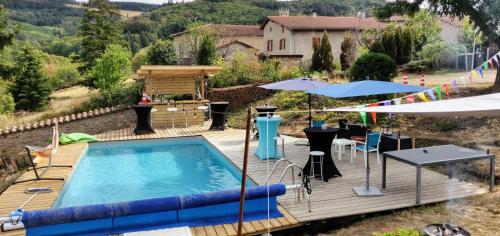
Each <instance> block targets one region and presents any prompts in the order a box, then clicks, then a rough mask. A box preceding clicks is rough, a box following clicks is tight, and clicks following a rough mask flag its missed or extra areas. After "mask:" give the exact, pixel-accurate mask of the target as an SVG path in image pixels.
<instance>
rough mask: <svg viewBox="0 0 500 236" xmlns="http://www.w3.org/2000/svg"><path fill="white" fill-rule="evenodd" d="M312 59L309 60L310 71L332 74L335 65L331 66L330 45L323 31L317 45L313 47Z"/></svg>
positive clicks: (326, 34)
mask: <svg viewBox="0 0 500 236" xmlns="http://www.w3.org/2000/svg"><path fill="white" fill-rule="evenodd" d="M313 49H314V52H313V58H312V60H311V70H312V71H328V72H330V73H331V72H333V71H334V70H335V65H334V64H333V54H332V45H330V40H329V39H328V33H327V32H326V31H325V32H324V33H323V37H322V38H321V43H320V44H319V45H313Z"/></svg>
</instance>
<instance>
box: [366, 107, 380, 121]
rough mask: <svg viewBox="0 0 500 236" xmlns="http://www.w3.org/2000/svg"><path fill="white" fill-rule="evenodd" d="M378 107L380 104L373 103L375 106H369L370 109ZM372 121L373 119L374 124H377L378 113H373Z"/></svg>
mask: <svg viewBox="0 0 500 236" xmlns="http://www.w3.org/2000/svg"><path fill="white" fill-rule="evenodd" d="M376 106H378V103H373V104H370V105H368V107H376ZM372 119H373V123H374V124H376V123H377V113H376V112H372Z"/></svg>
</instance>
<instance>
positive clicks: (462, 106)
mask: <svg viewBox="0 0 500 236" xmlns="http://www.w3.org/2000/svg"><path fill="white" fill-rule="evenodd" d="M327 111H334V112H376V113H394V114H408V115H417V116H432V117H486V116H489V117H492V116H497V117H500V93H493V94H488V95H481V96H473V97H464V98H457V99H449V100H440V101H432V102H422V103H412V104H403V105H393V106H377V107H360V108H355V107H344V108H332V109H327Z"/></svg>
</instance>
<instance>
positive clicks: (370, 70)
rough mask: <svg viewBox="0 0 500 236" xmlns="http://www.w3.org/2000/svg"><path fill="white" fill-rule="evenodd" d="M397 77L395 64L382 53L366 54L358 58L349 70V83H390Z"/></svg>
mask: <svg viewBox="0 0 500 236" xmlns="http://www.w3.org/2000/svg"><path fill="white" fill-rule="evenodd" d="M396 75H397V67H396V63H395V62H394V61H393V60H392V59H391V58H390V57H389V56H387V55H385V54H382V53H368V54H365V55H363V56H361V57H359V58H358V59H357V60H356V62H354V65H353V66H352V69H351V81H359V80H365V79H370V80H380V81H392V78H394V77H395V76H396Z"/></svg>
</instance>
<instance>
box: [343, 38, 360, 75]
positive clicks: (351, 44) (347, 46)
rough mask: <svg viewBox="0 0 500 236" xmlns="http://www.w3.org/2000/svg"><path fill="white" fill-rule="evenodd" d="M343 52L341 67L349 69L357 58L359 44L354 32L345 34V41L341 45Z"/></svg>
mask: <svg viewBox="0 0 500 236" xmlns="http://www.w3.org/2000/svg"><path fill="white" fill-rule="evenodd" d="M340 48H341V49H342V53H340V67H341V69H342V70H344V71H345V70H347V69H349V68H351V67H352V63H354V60H355V59H356V51H357V50H358V49H357V44H356V40H355V39H354V35H353V34H352V33H348V34H346V35H345V36H344V41H342V44H341V45H340Z"/></svg>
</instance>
